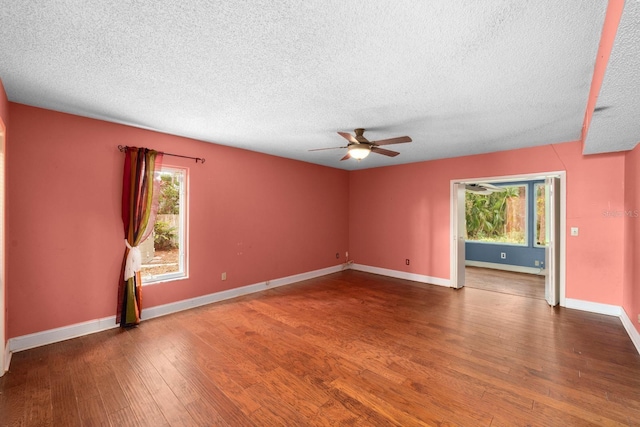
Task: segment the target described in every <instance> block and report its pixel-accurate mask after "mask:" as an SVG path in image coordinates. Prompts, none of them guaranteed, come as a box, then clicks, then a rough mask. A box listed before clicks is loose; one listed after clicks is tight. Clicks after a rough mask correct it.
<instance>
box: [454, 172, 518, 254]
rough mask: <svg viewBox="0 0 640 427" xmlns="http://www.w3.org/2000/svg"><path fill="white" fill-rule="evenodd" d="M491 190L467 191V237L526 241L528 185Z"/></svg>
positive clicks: (471, 239) (478, 240)
mask: <svg viewBox="0 0 640 427" xmlns="http://www.w3.org/2000/svg"><path fill="white" fill-rule="evenodd" d="M503 188H504V191H498V192H494V193H491V194H476V193H471V192H467V193H466V196H465V205H466V206H465V210H466V220H467V241H472V242H484V243H499V244H502V245H509V244H511V245H527V185H526V184H522V185H507V186H503Z"/></svg>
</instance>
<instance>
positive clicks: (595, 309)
mask: <svg viewBox="0 0 640 427" xmlns="http://www.w3.org/2000/svg"><path fill="white" fill-rule="evenodd" d="M564 307H566V308H573V309H575V310H582V311H588V312H590V313H597V314H606V315H607V316H615V317H620V315H621V313H622V307H620V306H618V305H610V304H601V303H599V302H591V301H583V300H579V299H572V298H566V299H565V302H564Z"/></svg>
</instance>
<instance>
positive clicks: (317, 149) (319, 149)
mask: <svg viewBox="0 0 640 427" xmlns="http://www.w3.org/2000/svg"><path fill="white" fill-rule="evenodd" d="M338 148H347V147H329V148H314V149H312V150H309V151H324V150H336V149H338Z"/></svg>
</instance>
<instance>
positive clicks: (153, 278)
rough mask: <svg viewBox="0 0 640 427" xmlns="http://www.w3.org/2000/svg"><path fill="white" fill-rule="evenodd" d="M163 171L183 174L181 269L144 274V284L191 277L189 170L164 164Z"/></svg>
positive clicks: (180, 219) (180, 222) (181, 190)
mask: <svg viewBox="0 0 640 427" xmlns="http://www.w3.org/2000/svg"><path fill="white" fill-rule="evenodd" d="M162 172H171V173H176V172H179V173H181V174H182V181H181V182H180V190H179V191H180V199H179V211H180V213H179V220H178V236H179V237H178V239H179V243H178V247H179V251H178V269H179V271H176V272H172V273H164V274H158V275H147V276H142V285H143V286H146V285H154V284H157V283H164V282H171V281H175V280H183V279H187V278H188V277H189V275H188V271H187V265H188V263H187V253H188V251H187V244H188V239H187V215H188V212H187V204H188V203H187V199H188V197H189V191H188V188H189V186H188V182H189V173H188V172H189V170H188V169H187V168H183V167H175V166H164V165H163V166H162V168H161V169H160V173H162ZM149 239H153V234H151V235H150V236H149Z"/></svg>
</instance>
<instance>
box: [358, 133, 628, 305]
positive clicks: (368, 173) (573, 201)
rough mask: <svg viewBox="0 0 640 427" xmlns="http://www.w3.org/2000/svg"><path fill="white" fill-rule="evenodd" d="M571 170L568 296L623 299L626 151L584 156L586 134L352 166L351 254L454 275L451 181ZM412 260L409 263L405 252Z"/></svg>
mask: <svg viewBox="0 0 640 427" xmlns="http://www.w3.org/2000/svg"><path fill="white" fill-rule="evenodd" d="M561 170H566V176H567V229H568V228H569V227H579V229H580V235H579V236H577V237H570V236H567V272H566V273H567V274H566V284H567V286H566V296H567V298H574V299H579V300H585V301H593V302H599V303H604V304H614V305H618V306H619V305H621V303H622V280H623V254H624V247H623V241H624V236H623V232H624V220H623V219H622V218H610V217H606V216H605V215H603V211H605V210H622V209H623V206H624V154H623V153H622V154H621V153H615V154H606V155H594V156H587V157H585V156H583V155H582V154H581V142H580V141H576V142H569V143H563V144H555V145H547V146H541V147H534V148H527V149H520V150H510V151H503V152H498V153H491V154H483V155H476V156H467V157H459V158H452V159H444V160H435V161H429V162H421V163H412V164H407V165H400V166H392V167H386V168H376V169H366V170H362V171H356V172H352V174H351V176H350V187H351V191H350V200H349V209H350V223H349V225H350V228H349V239H350V240H349V256H350V258H351V259H353V260H354V262H356V263H358V264H364V265H369V266H375V267H382V268H388V269H392V270H397V271H404V272H409V273H415V274H421V275H426V276H430V277H436V278H442V279H448V278H449V273H450V272H449V268H450V267H449V258H450V256H449V253H450V252H449V241H450V236H449V235H450V181H451V180H455V179H468V178H482V177H493V176H506V175H518V174H526V173H539V172H552V171H561ZM406 258H409V259H410V260H411V265H409V266H406V265H405V259H406Z"/></svg>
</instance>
